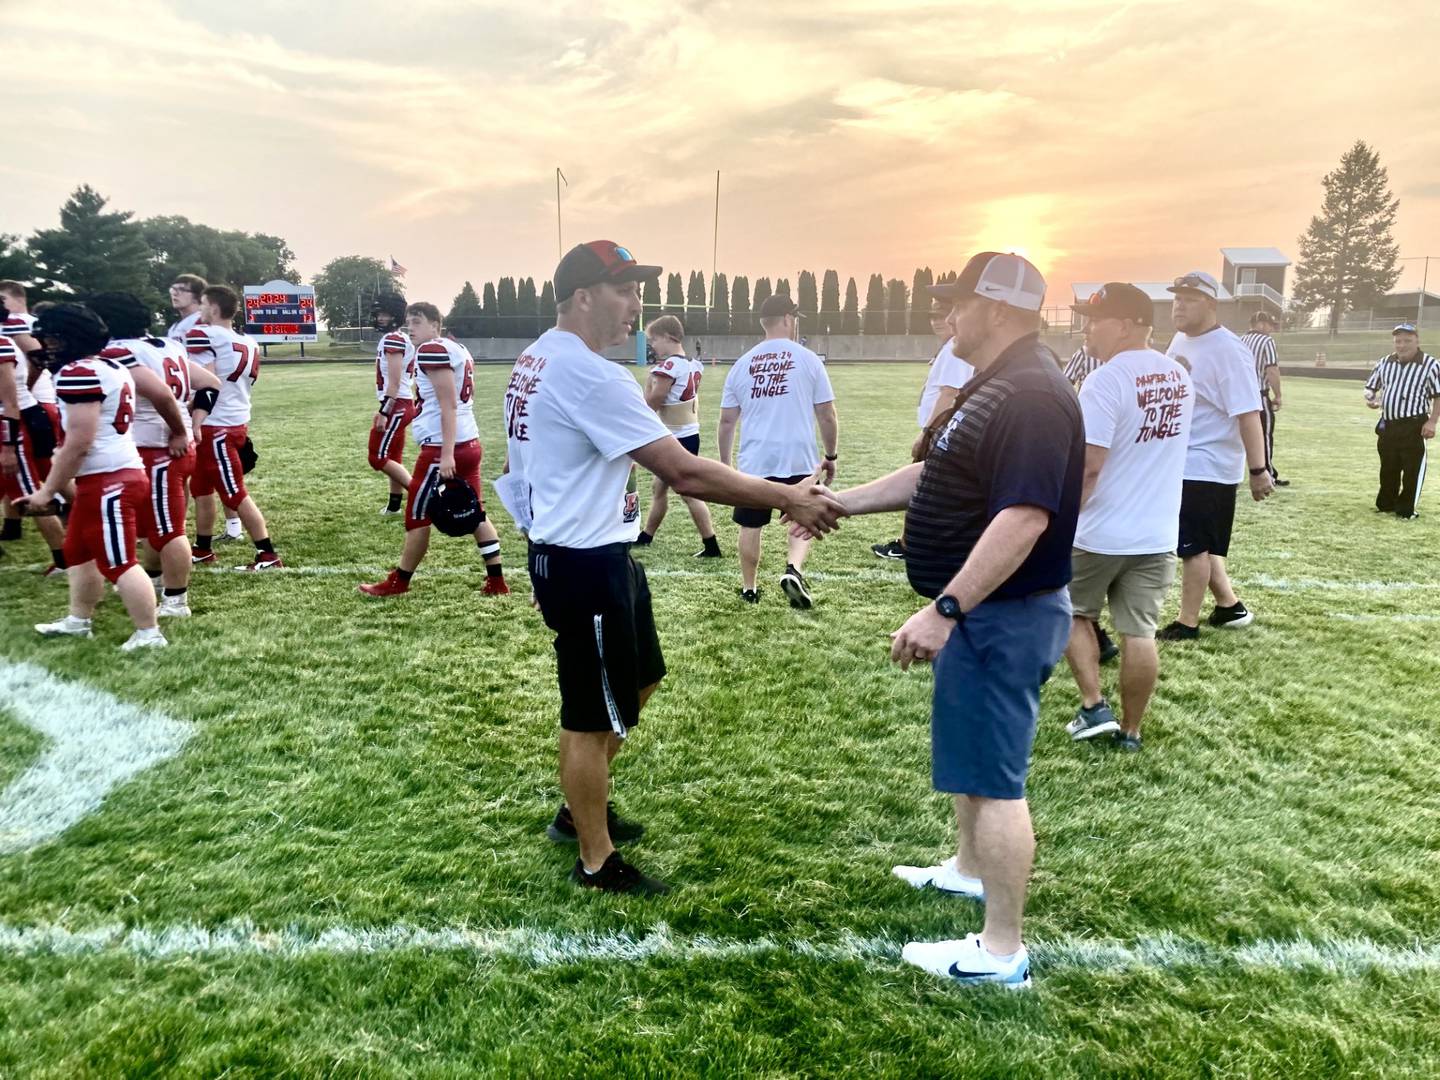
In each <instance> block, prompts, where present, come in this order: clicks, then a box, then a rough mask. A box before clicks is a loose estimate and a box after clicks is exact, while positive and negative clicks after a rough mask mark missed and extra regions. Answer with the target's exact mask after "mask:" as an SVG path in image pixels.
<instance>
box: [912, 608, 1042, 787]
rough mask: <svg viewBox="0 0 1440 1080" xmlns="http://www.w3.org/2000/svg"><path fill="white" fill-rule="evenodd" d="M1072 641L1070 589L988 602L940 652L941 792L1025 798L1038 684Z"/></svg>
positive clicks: (933, 747) (934, 714)
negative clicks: (1066, 645)
mask: <svg viewBox="0 0 1440 1080" xmlns="http://www.w3.org/2000/svg"><path fill="white" fill-rule="evenodd" d="M1069 639H1070V597H1069V595H1068V594H1067V593H1066V591H1065V590H1064V589H1058V590H1056V591H1055V592H1049V593H1041V594H1039V595H1036V596H1028V597H1026V598H1024V599H1023V600H987V601H986V602H985V603H983V604H981V605H980V606H979V607H977V608H976V609H975V610H974V611H972V612H970V613H969V614H968V615H967V616H966V617H965V621H964V622H963V623H961V624H960V625H959V626H957V627H955V629H954V630H952V631H951V632H950V640H949V641H947V642H946V643H945V647H944V648H943V649H941V650H940V653H939V655H937V656H936V657H935V662H934V667H935V694H934V704H933V707H932V709H931V714H930V761H931V764H930V772H931V778H932V780H933V782H934V785H935V790H936V791H945V792H949V793H950V794H952V795H977V796H980V797H981V798H986V799H1023V798H1024V797H1025V774H1026V773H1027V772H1028V771H1029V769H1030V747H1031V745H1032V744H1033V743H1034V742H1035V725H1036V722H1037V721H1038V719H1039V716H1040V687H1041V686H1043V685H1044V684H1045V680H1047V679H1048V678H1050V672H1051V671H1053V670H1054V668H1055V665H1056V664H1057V663H1059V662H1060V657H1061V656H1063V655H1064V653H1065V644H1066V642H1067V641H1069Z"/></svg>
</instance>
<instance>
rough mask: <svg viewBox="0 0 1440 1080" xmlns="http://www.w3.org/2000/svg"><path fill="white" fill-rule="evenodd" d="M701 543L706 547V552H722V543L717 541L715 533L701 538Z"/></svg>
mask: <svg viewBox="0 0 1440 1080" xmlns="http://www.w3.org/2000/svg"><path fill="white" fill-rule="evenodd" d="M700 542H701V543H703V544H704V545H705V550H706V551H719V550H720V541H719V540H716V539H715V534H714V533H711V534H710V535H709V536H703V537H701V538H700Z"/></svg>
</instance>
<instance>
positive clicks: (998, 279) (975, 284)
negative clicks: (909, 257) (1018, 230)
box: [925, 251, 1045, 311]
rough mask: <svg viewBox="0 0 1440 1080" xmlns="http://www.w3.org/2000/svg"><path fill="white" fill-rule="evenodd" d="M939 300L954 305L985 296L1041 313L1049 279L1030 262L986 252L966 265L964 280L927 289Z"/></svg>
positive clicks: (961, 275) (1014, 306)
mask: <svg viewBox="0 0 1440 1080" xmlns="http://www.w3.org/2000/svg"><path fill="white" fill-rule="evenodd" d="M925 290H926V292H928V293H929V294H930V295H931V296H933V297H935V298H936V299H937V300H948V301H950V302H952V303H953V302H954V301H956V300H963V299H965V298H966V297H967V296H983V297H985V299H987V300H997V301H1001V302H1003V303H1006V304H1009V305H1010V306H1011V307H1013V308H1020V309H1022V310H1024V311H1039V310H1040V307H1041V305H1042V304H1044V303H1045V278H1044V276H1043V275H1042V274H1041V273H1040V271H1039V270H1037V269H1035V267H1034V265H1033V264H1032V263H1031V262H1030V260H1029V259H1026V258H1025V257H1024V256H1021V255H1016V254H1015V253H1013V252H999V251H982V252H981V253H980V254H979V255H976V256H974V257H972V258H971V260H970V261H969V262H968V263H966V264H965V269H964V270H961V271H960V276H959V277H958V278H956V279H955V280H954V281H951V282H947V283H945V284H943V285H927V286H925Z"/></svg>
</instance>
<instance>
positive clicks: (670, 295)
mask: <svg viewBox="0 0 1440 1080" xmlns="http://www.w3.org/2000/svg"><path fill="white" fill-rule="evenodd" d="M665 314H666V315H674V316H676V317H677V318H679V319H680V320H681V321H682V322H683V321H684V320H685V279H684V278H682V277H681V276H680V275H679V274H667V275H666V277H665Z"/></svg>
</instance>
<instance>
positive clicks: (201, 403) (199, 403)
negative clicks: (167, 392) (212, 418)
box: [190, 386, 220, 413]
mask: <svg viewBox="0 0 1440 1080" xmlns="http://www.w3.org/2000/svg"><path fill="white" fill-rule="evenodd" d="M219 399H220V391H219V390H216V389H215V388H214V387H213V386H207V387H205V388H204V389H201V390H196V391H195V400H194V402H193V403H192V404H191V406H190V411H191V412H207V413H212V412H214V411H215V402H216V401H218V400H219Z"/></svg>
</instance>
